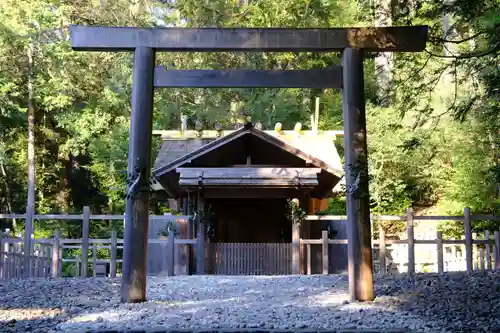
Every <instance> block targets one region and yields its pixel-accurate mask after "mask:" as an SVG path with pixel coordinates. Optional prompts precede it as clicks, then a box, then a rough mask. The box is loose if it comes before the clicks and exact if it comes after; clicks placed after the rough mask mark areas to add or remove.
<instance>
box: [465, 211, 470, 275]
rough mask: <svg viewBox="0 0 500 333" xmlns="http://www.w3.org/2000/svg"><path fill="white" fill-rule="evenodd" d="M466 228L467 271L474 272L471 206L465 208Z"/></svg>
mask: <svg viewBox="0 0 500 333" xmlns="http://www.w3.org/2000/svg"><path fill="white" fill-rule="evenodd" d="M464 228H465V265H466V269H467V273H472V226H471V219H470V208H469V207H465V208H464Z"/></svg>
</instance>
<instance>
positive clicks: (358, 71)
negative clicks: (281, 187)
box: [342, 48, 375, 301]
mask: <svg viewBox="0 0 500 333" xmlns="http://www.w3.org/2000/svg"><path fill="white" fill-rule="evenodd" d="M342 58H343V59H342V66H343V81H344V82H343V98H342V99H343V102H342V110H343V118H344V151H345V153H344V154H345V157H344V159H345V179H346V185H347V193H346V200H347V221H348V222H347V223H348V226H347V233H348V245H347V248H348V251H347V252H348V258H349V264H348V271H349V295H350V297H351V300H358V301H371V300H373V299H374V298H375V294H374V292H373V270H372V245H371V226H370V206H369V203H370V202H369V193H368V155H367V145H366V113H365V93H364V78H363V50H362V49H355V48H346V49H344V52H343V57H342Z"/></svg>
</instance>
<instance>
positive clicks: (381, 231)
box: [378, 223, 387, 275]
mask: <svg viewBox="0 0 500 333" xmlns="http://www.w3.org/2000/svg"><path fill="white" fill-rule="evenodd" d="M378 241H379V243H378V248H379V254H378V256H379V257H378V261H379V266H380V274H381V275H385V274H386V273H387V266H386V263H385V230H384V228H382V224H381V223H379V225H378Z"/></svg>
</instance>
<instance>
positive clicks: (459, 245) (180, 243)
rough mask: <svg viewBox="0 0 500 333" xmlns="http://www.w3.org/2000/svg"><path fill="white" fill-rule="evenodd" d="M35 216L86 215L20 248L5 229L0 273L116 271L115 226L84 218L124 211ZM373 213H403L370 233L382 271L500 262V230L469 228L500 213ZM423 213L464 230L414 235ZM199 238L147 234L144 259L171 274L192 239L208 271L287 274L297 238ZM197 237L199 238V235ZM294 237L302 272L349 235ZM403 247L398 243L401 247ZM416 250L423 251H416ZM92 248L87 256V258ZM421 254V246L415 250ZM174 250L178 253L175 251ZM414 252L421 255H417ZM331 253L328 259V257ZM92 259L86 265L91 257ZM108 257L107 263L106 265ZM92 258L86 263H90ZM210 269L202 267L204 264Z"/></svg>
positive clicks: (325, 260) (21, 242)
mask: <svg viewBox="0 0 500 333" xmlns="http://www.w3.org/2000/svg"><path fill="white" fill-rule="evenodd" d="M0 218H25V215H24V214H18V215H12V214H0ZM35 218H36V219H46V220H49V219H51V220H68V219H69V220H78V219H80V220H81V221H82V223H83V226H82V230H83V238H82V239H63V238H61V237H60V235H59V233H58V232H56V233H55V235H54V237H53V238H51V239H34V238H33V239H32V240H31V242H29V244H31V246H32V248H31V249H30V251H27V252H26V253H25V251H24V244H26V240H25V239H23V238H22V237H12V236H11V235H10V234H9V233H4V234H2V235H1V236H2V237H0V278H2V279H7V278H14V277H36V276H38V277H47V276H53V277H57V276H61V275H62V268H63V265H71V267H72V269H73V270H74V272H75V273H74V274H72V275H74V276H81V277H87V276H89V268H91V270H90V271H91V272H92V275H93V276H101V275H103V270H104V271H105V275H109V276H112V277H114V276H116V275H117V267H118V265H119V264H120V263H121V261H122V259H121V258H119V257H120V255H119V252H121V251H120V250H121V249H122V248H123V240H122V239H118V237H117V233H116V232H115V231H112V232H111V237H110V238H109V239H89V237H88V236H89V223H90V221H91V220H122V219H123V218H124V216H123V215H92V214H90V211H89V210H88V208H86V209H84V213H83V214H81V215H64V214H61V215H35ZM187 218H188V217H187V216H169V215H159V216H158V215H157V216H150V220H163V221H169V220H178V219H187ZM307 219H308V220H313V221H344V222H345V220H346V216H308V217H307ZM372 219H373V220H378V221H406V224H407V227H406V239H388V237H386V235H385V234H384V232H383V230H380V232H379V234H378V238H377V239H373V240H372V243H373V251H374V266H375V267H376V270H377V271H380V273H382V274H385V273H388V272H391V271H392V270H394V268H396V270H397V271H398V272H403V271H407V272H408V273H410V274H413V273H415V272H416V271H422V266H423V265H424V264H426V265H428V264H431V265H432V266H433V267H434V268H435V269H434V270H435V271H437V272H444V271H448V270H465V271H467V272H471V271H473V270H475V269H492V268H496V269H500V234H499V232H498V231H491V232H485V233H484V235H482V236H480V237H479V238H478V236H477V235H476V236H475V235H474V234H473V233H472V232H471V230H472V228H471V224H472V222H473V221H474V220H494V221H500V217H499V216H487V215H471V214H470V211H469V209H467V208H466V209H465V210H464V215H463V216H414V215H413V213H412V211H411V210H408V214H407V215H406V216H374V217H373V218H372ZM423 220H433V221H436V220H456V221H463V223H464V227H465V228H464V229H465V234H464V236H463V238H462V239H459V240H451V239H443V236H442V234H441V233H440V232H437V234H436V235H435V239H430V240H429V239H425V240H424V239H415V237H414V236H413V235H414V221H423ZM202 238H203V237H201V238H199V239H174V238H173V236H171V237H169V238H168V240H165V239H158V238H157V239H149V240H148V245H155V246H156V247H158V248H159V249H160V250H159V251H158V253H159V254H160V256H159V257H158V258H156V259H154V260H149V259H150V258H148V261H149V262H148V265H149V266H151V265H156V268H155V270H156V272H157V273H158V274H163V273H165V274H166V275H169V276H170V275H174V274H175V272H176V265H177V264H178V263H179V261H178V260H177V259H178V258H179V254H178V253H180V252H181V251H178V249H180V248H181V247H182V248H185V247H187V246H191V247H194V251H193V252H195V251H196V250H198V251H196V252H198V253H201V252H200V250H202V251H205V253H202V254H201V255H202V256H203V257H208V258H209V259H208V261H205V260H201V261H200V260H198V261H197V263H199V262H204V263H202V265H201V266H200V265H198V268H199V269H198V271H199V272H202V273H205V272H209V273H213V274H240V273H245V274H289V273H290V272H291V267H292V266H293V265H292V260H293V259H292V258H293V251H294V250H295V249H294V246H293V244H290V243H275V244H266V245H263V244H234V243H228V244H215V243H214V244H210V243H207V244H205V243H204V240H203V239H202ZM198 240H200V241H198ZM299 245H302V246H303V247H305V251H303V256H305V257H306V262H307V264H306V266H307V269H306V270H307V271H306V272H307V273H311V267H310V263H311V252H312V251H311V246H317V245H320V246H321V252H320V253H321V259H322V263H321V265H322V270H321V271H322V273H328V272H329V271H330V269H329V262H330V258H329V257H330V256H331V254H330V253H331V251H329V247H330V246H331V245H347V239H329V238H328V233H327V232H326V231H323V233H322V238H321V239H300V240H299ZM421 245H427V246H432V247H434V249H433V250H432V252H434V253H435V254H436V255H435V257H434V259H433V260H432V261H433V262H430V263H429V260H427V261H425V260H424V261H418V260H416V257H418V256H416V251H415V249H416V247H418V246H421ZM70 249H81V257H79V256H76V257H71V258H68V257H67V256H65V255H64V251H63V250H70ZM101 249H107V250H108V251H107V252H108V256H107V257H105V258H102V257H100V256H99V250H101ZM401 250H403V251H401ZM395 252H399V253H400V254H401V252H404V253H405V255H404V256H402V258H394V255H391V253H392V254H394V253H395ZM419 252H421V251H419ZM89 253H91V254H90V258H89ZM417 254H419V253H417ZM176 258H177V259H176ZM417 259H418V258H417ZM332 260H333V259H332ZM89 264H90V265H89ZM108 265H109V268H106V267H107V266H108ZM89 266H90V267H89ZM204 266H206V267H207V270H205V267H204Z"/></svg>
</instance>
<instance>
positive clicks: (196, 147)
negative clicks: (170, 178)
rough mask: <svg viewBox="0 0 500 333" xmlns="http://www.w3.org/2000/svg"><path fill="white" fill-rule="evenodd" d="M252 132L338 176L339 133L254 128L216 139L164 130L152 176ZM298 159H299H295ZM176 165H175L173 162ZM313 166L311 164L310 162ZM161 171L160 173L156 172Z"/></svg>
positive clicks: (208, 133)
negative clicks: (205, 148) (293, 151)
mask: <svg viewBox="0 0 500 333" xmlns="http://www.w3.org/2000/svg"><path fill="white" fill-rule="evenodd" d="M244 133H252V134H255V135H258V136H261V137H264V138H268V139H271V140H272V141H276V144H278V145H280V144H281V145H283V146H287V147H289V148H292V149H294V150H295V153H296V154H297V155H301V156H307V157H310V158H311V159H313V160H316V162H321V163H320V164H321V165H318V166H319V167H322V168H323V169H325V171H328V172H330V173H332V174H335V175H336V176H339V177H342V175H343V168H342V161H341V159H340V156H339V154H338V152H337V148H336V147H335V140H336V138H337V135H338V134H339V132H337V131H325V132H313V131H302V132H300V133H297V132H295V131H280V132H278V131H271V130H269V131H262V130H259V129H257V128H255V127H252V128H251V129H246V128H240V129H238V130H235V131H223V132H220V136H219V137H217V136H216V134H217V133H216V132H215V131H204V132H202V133H201V135H199V136H198V135H197V132H196V131H189V132H188V133H184V134H183V135H181V134H180V132H178V131H164V132H163V133H162V139H163V142H162V145H161V148H160V151H159V153H158V156H157V157H156V161H155V164H154V168H153V169H154V170H155V172H154V174H160V173H164V172H167V171H169V170H171V169H173V168H175V167H177V166H180V165H178V164H179V163H180V164H182V163H183V162H182V161H183V160H184V158H185V157H186V156H188V155H191V156H192V155H196V154H193V153H196V152H197V151H200V152H202V148H203V147H205V146H207V145H208V144H210V143H212V144H214V143H218V142H220V143H224V142H229V141H231V139H234V138H235V137H237V136H238V134H244ZM299 157H300V156H299ZM176 162H178V163H176ZM313 164H314V163H313ZM160 170H161V171H160Z"/></svg>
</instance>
